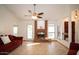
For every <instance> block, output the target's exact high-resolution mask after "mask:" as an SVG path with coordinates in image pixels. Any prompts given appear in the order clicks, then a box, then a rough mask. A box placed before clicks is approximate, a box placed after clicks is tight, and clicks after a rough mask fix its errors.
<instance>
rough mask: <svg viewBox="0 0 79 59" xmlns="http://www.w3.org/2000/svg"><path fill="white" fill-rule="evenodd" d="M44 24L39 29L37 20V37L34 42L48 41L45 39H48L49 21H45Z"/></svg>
mask: <svg viewBox="0 0 79 59" xmlns="http://www.w3.org/2000/svg"><path fill="white" fill-rule="evenodd" d="M43 21H44V22H43V23H44V24H42V23H41V24H42V25H41V26H39V27H38V22H40V21H37V20H35V35H34V41H47V40H46V39H45V38H46V37H48V33H47V31H48V21H47V20H43ZM42 26H43V27H42Z"/></svg>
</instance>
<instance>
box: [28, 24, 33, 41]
mask: <svg viewBox="0 0 79 59" xmlns="http://www.w3.org/2000/svg"><path fill="white" fill-rule="evenodd" d="M27 38H28V39H29V40H32V39H33V27H32V25H27Z"/></svg>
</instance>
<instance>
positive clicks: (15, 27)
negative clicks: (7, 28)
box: [13, 25, 18, 36]
mask: <svg viewBox="0 0 79 59" xmlns="http://www.w3.org/2000/svg"><path fill="white" fill-rule="evenodd" d="M17 34H18V26H17V25H14V26H13V35H15V36H17Z"/></svg>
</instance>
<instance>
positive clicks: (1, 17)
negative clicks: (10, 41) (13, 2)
mask: <svg viewBox="0 0 79 59" xmlns="http://www.w3.org/2000/svg"><path fill="white" fill-rule="evenodd" d="M17 24H18V22H17V19H16V18H15V16H14V15H13V14H12V13H11V12H10V11H8V10H7V9H6V8H5V7H4V6H3V5H0V34H2V33H4V34H12V32H13V31H12V27H13V25H17Z"/></svg>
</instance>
